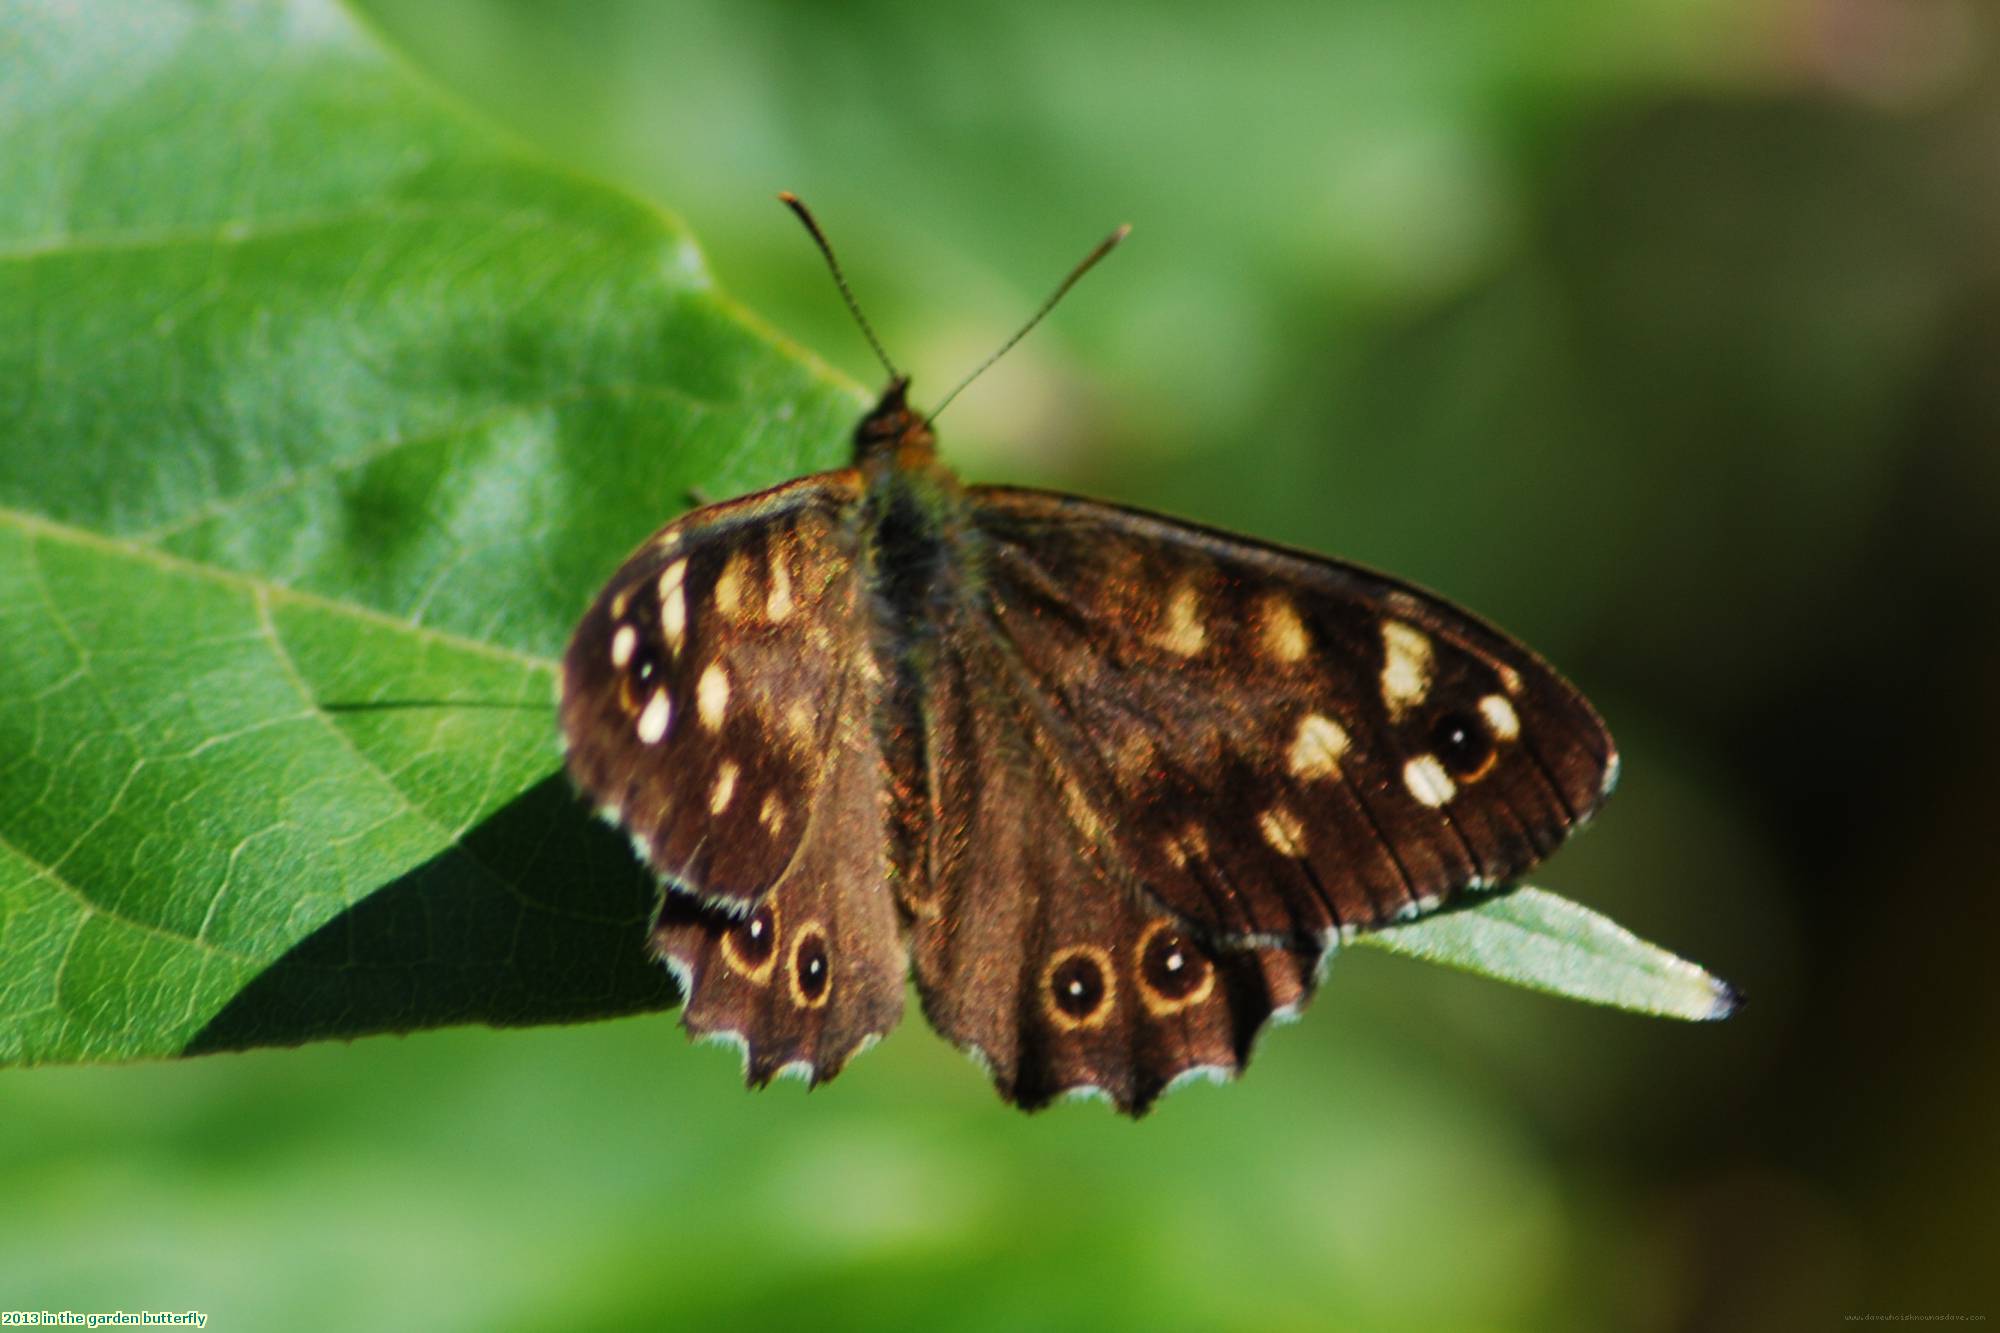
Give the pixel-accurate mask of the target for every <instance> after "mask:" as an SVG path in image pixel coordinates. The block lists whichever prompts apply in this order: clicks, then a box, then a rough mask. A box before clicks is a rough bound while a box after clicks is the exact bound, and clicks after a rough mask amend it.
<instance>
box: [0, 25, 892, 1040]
mask: <svg viewBox="0 0 2000 1333" xmlns="http://www.w3.org/2000/svg"><path fill="white" fill-rule="evenodd" d="M0 22H4V25H5V26H4V29H0V141H4V142H5V143H6V144H7V145H8V151H7V152H6V153H5V154H4V155H0V377H4V382H5V383H7V384H8V385H10V386H14V387H13V389H12V390H11V391H10V394H9V396H8V400H7V402H6V405H5V406H4V407H0V1061H6V1062H16V1063H18V1062H36V1061H51V1060H85V1059H114V1058H128V1057H135V1056H148V1055H168V1054H173V1053H175V1052H178V1051H181V1050H183V1049H186V1048H188V1047H189V1046H190V1045H191V1044H192V1045H194V1046H195V1047H197V1048H200V1049H207V1048H212V1047H217V1046H234V1045H244V1044H249V1043H253V1042H269V1041H299V1040H305V1039H308V1038H311V1037H316V1036H326V1035H334V1034H340V1035H351V1034H353V1033H356V1032H365V1031H374V1030H380V1029H395V1028H410V1027H418V1026H425V1025H430V1024H436V1023H442V1022H457V1021H467V1020H475V1019H476V1020H479V1021H485V1022H521V1023H526V1022H541V1021H547V1020H550V1019H559V1018H577V1017H584V1016H588V1015H593V1014H606V1013H617V1012H624V1011H628V1010H631V1009H634V1008H638V1007H643V1006H658V1005H661V1004H665V1003H668V1002H669V1001H670V1000H671V998H672V991H671V988H670V987H669V986H668V984H667V983H666V981H665V979H664V978H663V977H662V976H661V975H660V970H659V969H657V968H655V967H653V966H651V965H650V964H648V963H647V961H646V959H645V958H644V956H643V953H642V951H641V950H640V949H639V948H638V941H639V939H640V938H641V935H640V923H641V922H642V921H643V919H644V917H645V914H646V912H647V910H648V908H649V906H650V904H651V901H652V889H651V887H650V885H649V884H648V883H646V882H645V880H644V879H643V877H642V876H641V875H640V874H639V872H638V871H637V869H636V868H635V867H634V865H633V863H632V858H631V856H630V853H629V851H628V850H627V849H626V848H625V846H624V844H623V841H622V840H621V839H619V838H618V837H616V836H615V835H613V834H612V833H611V832H610V831H609V830H603V829H598V828H596V827H594V826H593V825H592V824H591V823H589V822H588V821H587V820H585V819H583V818H581V817H580V816H579V814H578V812H577V810H576V808H575V806H574V803H573V802H572V801H570V799H569V798H568V795H567V792H566V789H565V787H564V785H563V784H562V783H561V781H560V780H559V779H553V778H552V777H551V775H552V774H553V772H554V770H555V769H556V766H557V757H556V753H555V748H554V744H553V735H554V721H553V710H552V708H551V705H550V700H551V697H552V691H553V679H554V669H553V660H554V657H555V654H556V653H557V652H558V651H559V649H560V646H561V644H562V642H563V640H564V638H565V636H566V635H567V633H568V630H569V627H570V624H571V622H572V621H573V619H574V617H575V615H576V614H577V612H578V610H579V609H580V607H581V605H582V602H583V600H584V598H585V597H586V595H587V594H588V592H589V590H590V589H591V588H592V587H593V586H594V585H595V584H596V583H597V582H598V581H599V580H601V579H602V578H603V576H604V574H605V572H606V571H607V570H609V569H611V568H613V567H614V566H615V565H616V562H617V560H618V559H619V557H620V556H622V555H623V553H624V552H625V551H626V550H627V549H629V548H630V547H631V546H632V545H633V544H635V543H636V542H637V541H638V540H639V539H640V538H641V537H643V536H644V535H645V534H646V533H647V532H648V531H650V530H651V529H652V528H653V527H655V526H657V525H658V524H659V523H660V522H661V521H663V520H664V519H665V518H666V517H667V516H668V511H669V510H670V509H671V508H672V507H673V506H676V505H678V504H679V503H681V502H682V497H684V496H685V495H686V494H687V492H688V491H689V489H690V488H693V487H700V488H703V489H705V490H707V491H709V492H711V493H714V494H729V493H733V492H736V491H741V490H747V489H752V488H754V487H758V486H762V485H769V484H772V483H775V482H777V481H780V480H783V479H784V478H786V477H789V476H792V475H796V474H797V473H799V472H803V471H808V470H812V469H815V468H818V467H823V466H825V465H826V464H828V463H830V462H832V461H834V460H835V459H837V458H838V457H840V455H841V453H842V452H843V450H842V441H843V440H844V439H845V437H846V434H847V432H848V430H849V428H850V425H851V422H852V420H853V417H854V415H855V412H856V410H857V403H858V401H859V400H858V399H857V397H856V396H855V394H854V392H853V390H852V389H851V388H849V387H848V386H845V385H842V384H839V383H836V382H834V381H833V380H832V379H831V378H830V377H829V376H828V375H827V374H826V373H825V372H824V371H822V370H821V369H819V368H818V367H817V366H815V365H813V364H810V363H809V362H808V361H807V360H806V359H805V358H804V357H803V356H801V355H800V354H799V353H797V352H796V351H793V350H789V349H785V348H781V347H780V346H778V345H777V344H776V342H775V340H774V339H773V338H772V337H771V336H770V335H769V334H768V333H765V332H763V331H760V330H756V329H753V328H752V327H751V326H750V324H749V322H748V320H747V319H746V317H745V316H744V315H743V314H742V313H741V312H740V311H737V310H735V309H733V308H732V307H731V306H730V305H729V304H728V303H727V302H726V301H725V300H724V299H723V298H722V297H720V296H719V295H717V294H716V293H715V292H714V291H713V290H712V288H711V286H710V283H709V280H708V278H707V275H706V274H705V272H704V270H703V267H702V263H701V260H700V257H699V255H698V254H697V253H696V251H695V249H694V247H693V245H692V243H691V242H690V241H689V239H688V238H687V236H686V235H685V234H684V233H683V232H682V230H681V229H680V228H679V226H678V225H677V224H675V223H674V222H673V221H672V220H671V219H668V218H665V217H662V216H660V215H659V214H658V213H656V212H653V211H651V210H649V209H647V208H645V207H643V206H641V205H640V204H638V203H636V202H634V201H632V200H630V199H629V198H626V197H624V196H621V195H619V194H617V193H615V192H613V191H610V190H608V189H605V188H602V187H599V186H597V185H594V184H591V183H589V182H585V181H580V180H576V179H572V178H569V177H566V176H563V175H560V174H558V173H555V172H552V171H550V170H547V169H545V168H543V167H540V166H537V165H534V164H531V163H527V162H524V161H523V160H522V159H521V158H520V157H519V156H518V155H517V154H516V153H515V152H514V151H513V150H512V149H511V148H509V147H508V146H506V145H504V144H502V143H500V142H498V141H497V140H496V138H495V137H494V136H492V135H490V134H488V133H486V132H484V131H482V130H480V129H478V128H476V127H473V126H471V125H468V124H467V123H466V122H465V121H464V120H463V118H462V117H460V116H459V115H457V114H455V113H454V112H452V111H451V110H450V109H449V108H445V107H442V106H441V105H440V104H439V102H438V100H437V98H436V97H434V96H433V95H432V94H430V93H429V92H428V91H426V90H425V89H423V88H422V87H420V86H418V85H417V84H416V83H415V81H414V80H412V79H411V78H410V77H409V76H408V75H407V74H406V73H405V72H404V71H403V70H402V69H401V68H400V67H398V66H397V65H396V64H395V63H394V62H393V61H391V60H390V59H388V58H387V57H386V56H384V55H383V54H382V53H381V52H380V51H379V50H378V49H377V48H376V47H375V45H374V44H373V43H372V42H371V41H370V40H368V38H367V37H366V36H365V35H364V34H362V33H360V32H358V31H357V30H356V29H355V27H354V26H353V25H352V24H351V23H350V22H349V20H348V19H347V18H346V17H345V15H344V13H343V12H342V11H341V10H339V9H338V8H336V7H333V6H331V5H329V4H324V3H311V2H308V0H300V2H299V3H289V4H249V3H243V4H211V3H194V2H193V0H181V2H179V3H162V2H161V0H131V2H129V3H108V4H97V5H91V6H42V7H34V6H29V7H22V6H15V7H12V8H11V9H9V10H8V12H7V14H6V16H5V17H4V20H0ZM447 702H450V703H453V704H471V705H474V706H471V707H462V706H449V707H447V706H438V705H441V704H444V703H447ZM357 705H378V706H369V707H357ZM380 705H386V706H380Z"/></svg>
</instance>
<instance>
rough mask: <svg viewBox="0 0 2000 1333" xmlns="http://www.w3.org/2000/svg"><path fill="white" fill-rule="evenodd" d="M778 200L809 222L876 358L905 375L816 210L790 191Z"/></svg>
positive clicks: (892, 374)
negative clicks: (856, 293) (857, 295)
mask: <svg viewBox="0 0 2000 1333" xmlns="http://www.w3.org/2000/svg"><path fill="white" fill-rule="evenodd" d="M778 200H779V202H781V203H783V204H784V206H785V207H786V208H789V209H791V210H792V212H794V213H796V214H798V218H799V221H801V222H803V223H805V224H806V230H807V231H809V232H811V233H812V238H813V243H814V244H815V245H817V246H819V252H820V253H821V254H823V255H825V256H826V266H827V268H829V269H831V270H832V272H833V285H834V286H836V287H838V288H840V296H841V299H842V300H844V301H846V302H847V309H848V312H849V313H850V314H852V315H853V316H854V322H855V323H856V324H859V325H860V326H861V336H862V337H864V338H866V339H867V340H868V345H869V346H870V347H872V348H874V349H875V359H876V360H877V361H880V362H881V363H882V369H884V370H886V371H888V372H889V378H890V379H892V380H893V379H901V378H902V374H901V372H899V371H898V370H897V369H896V364H895V362H893V361H891V360H890V359H889V354H888V353H887V352H885V351H883V350H882V340H881V339H880V338H877V337H876V336H875V329H874V327H873V326H872V325H871V324H869V322H868V316H866V315H864V314H862V313H861V303H860V302H859V301H857V300H855V299H854V292H853V290H852V289H851V288H849V287H848V285H847V275H846V274H845V273H842V272H841V271H840V261H839V260H838V259H835V258H834V257H833V246H832V245H831V244H829V243H828V242H827V239H826V233H825V232H823V231H821V230H820V229H819V222H818V221H817V220H816V219H815V218H814V217H813V215H812V210H811V209H809V208H807V207H806V206H805V201H804V200H802V199H800V198H799V197H798V196H797V195H795V194H793V193H792V192H791V191H790V190H785V191H782V192H780V193H779V195H778Z"/></svg>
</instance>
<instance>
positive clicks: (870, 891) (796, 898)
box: [653, 671, 909, 1084]
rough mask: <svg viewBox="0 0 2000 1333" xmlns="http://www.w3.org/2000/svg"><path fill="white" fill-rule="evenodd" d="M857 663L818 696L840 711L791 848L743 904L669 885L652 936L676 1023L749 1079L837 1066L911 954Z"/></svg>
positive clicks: (889, 1016) (880, 1030)
mask: <svg viewBox="0 0 2000 1333" xmlns="http://www.w3.org/2000/svg"><path fill="white" fill-rule="evenodd" d="M869 688H870V682H869V680H868V679H867V677H866V676H865V675H864V674H863V673H860V672H858V671H857V672H855V673H854V674H852V675H851V676H850V677H849V678H848V679H847V680H845V681H844V682H843V685H842V695H841V696H840V697H838V698H836V699H834V700H832V701H830V706H831V710H832V711H833V712H835V713H836V714H837V715H838V716H839V717H840V719H841V720H840V722H839V723H838V724H837V725H836V727H835V729H834V734H833V737H832V743H833V744H832V749H833V753H832V757H831V759H830V762H829V765H828V772H827V776H826V779H825V781H824V782H822V783H821V784H820V787H819V789H818V791H817V792H816V793H815V797H814V803H813V806H812V808H811V809H810V810H809V812H808V813H807V816H806V827H805V829H804V831H803V834H802V837H801V839H800V842H799V847H798V854H797V855H796V856H795V857H794V858H793V859H792V861H791V863H790V864H789V865H788V866H787V867H786V869H785V871H784V873H783V874H782V875H781V876H780V877H779V879H778V881H777V882H776V883H775V884H774V885H772V886H771V888H770V889H769V890H768V892H766V893H765V895H764V897H763V898H762V900H761V901H759V903H758V904H757V906H756V907H755V908H754V909H753V910H752V911H751V912H750V914H749V915H748V916H744V917H737V916H732V915H730V914H729V913H727V912H724V911H722V910H720V909H718V908H715V907H704V906H702V905H701V904H699V903H697V902H696V901H694V900H693V899H692V898H689V897H688V896H687V895H685V894H679V893H671V892H670V893H667V894H666V895H665V896H664V898H663V900H662V903H661V906H660V912H659V916H658V918H657V920H656V922H655V925H654V929H653V948H654V951H655V952H656V953H657V954H658V955H659V957H660V958H661V960H662V961H664V962H665V963H666V964H667V966H668V967H669V968H671V969H672V970H673V972H674V975H675V978H676V979H677V980H678V982H679V983H680V987H681V990H682V992H683V994H684V995H685V997H686V998H685V1003H684V1005H683V1007H682V1010H681V1024H682V1026H684V1027H685V1028H687V1030H688V1032H689V1033H690V1034H691V1035H692V1036H694V1037H696V1038H699V1039H724V1040H730V1041H734V1042H736V1043H738V1044H739V1045H740V1046H741V1047H742V1048H743V1068H744V1075H745V1077H746V1078H747V1079H748V1081H749V1082H750V1083H752V1084H763V1083H767V1082H769V1081H770V1080H771V1079H772V1078H773V1077H774V1076H776V1075H780V1074H784V1073H788V1072H796V1073H798V1074H801V1075H802V1076H804V1077H805V1079H806V1080H807V1082H809V1083H819V1082H822V1081H824V1080H825V1079H829V1078H832V1077H833V1076H834V1075H835V1074H837V1073H839V1072H840V1070H841V1067H842V1066H843V1065H845V1064H846V1063H847V1061H848V1059H849V1058H850V1057H851V1056H853V1055H854V1054H855V1053H856V1052H857V1051H859V1050H861V1049H862V1048H863V1047H865V1046H866V1045H868V1044H869V1043H870V1042H872V1041H874V1040H875V1039H876V1038H878V1037H881V1036H883V1035H884V1034H886V1033H887V1032H888V1031H889V1030H890V1029H891V1028H893V1027H895V1025H896V1022H897V1020H898V1019H900V1018H901V1017H902V1012H903V983H904V978H905V977H906V975H907V974H908V971H909V956H908V953H907V951H906V949H905V947H904V944H903V937H902V931H901V926H900V924H899V923H898V921H897V919H896V909H895V904H894V900H893V899H892V898H891V897H890V896H889V894H888V892H887V891H886V888H885V887H884V880H885V877H886V874H887V862H886V858H885V855H884V845H883V841H882V839H881V837H880V836H879V834H878V833H877V832H876V830H878V829H879V825H880V813H879V795H880V786H881V781H880V779H881V768H880V761H879V757H878V755H877V752H876V748H875V743H874V738H873V735H872V734H871V732H870V729H869V727H868V720H867V707H866V705H865V703H864V702H863V699H862V696H863V695H864V693H865V692H866V691H867V690H868V689H869Z"/></svg>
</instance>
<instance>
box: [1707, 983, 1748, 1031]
mask: <svg viewBox="0 0 2000 1333" xmlns="http://www.w3.org/2000/svg"><path fill="white" fill-rule="evenodd" d="M1708 982H1709V989H1711V990H1712V991H1714V992H1715V1002H1714V1003H1713V1004H1711V1005H1710V1006H1709V1009H1708V1012H1707V1013H1705V1014H1703V1015H1702V1016H1701V1021H1702V1022H1704V1023H1720V1022H1721V1021H1722V1020H1723V1019H1725V1018H1729V1017H1731V1016H1733V1015H1734V1014H1735V1013H1736V1011H1737V1010H1738V1009H1741V1008H1742V1007H1743V998H1744V997H1743V992H1742V991H1740V990H1737V989H1736V987H1734V986H1732V985H1730V984H1729V983H1728V982H1726V981H1724V980H1723V979H1722V978H1721V977H1718V976H1714V975H1711V976H1710V977H1709V979H1708Z"/></svg>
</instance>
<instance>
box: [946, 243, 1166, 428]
mask: <svg viewBox="0 0 2000 1333" xmlns="http://www.w3.org/2000/svg"><path fill="white" fill-rule="evenodd" d="M1131 230H1132V224H1131V223H1129V222H1128V223H1126V224H1125V225H1124V226H1122V227H1120V228H1118V230H1116V231H1114V232H1112V233H1111V234H1110V235H1109V236H1107V237H1105V238H1104V239H1103V240H1101V241H1099V242H1098V243H1097V248H1096V249H1095V250H1092V251H1091V252H1090V253H1089V254H1087V255H1085V256H1084V257H1083V262H1082V263H1081V264H1078V265H1077V266H1076V267H1075V268H1073V269H1071V270H1070V271H1069V276H1068V277H1067V278H1064V279H1063V280H1062V283H1061V285H1060V286H1058V287H1057V288H1056V289H1055V290H1054V291H1053V292H1051V293H1049V299H1048V300H1046V301H1044V302H1042V307H1041V309H1039V310H1037V311H1036V312H1035V313H1034V316H1033V317H1032V318H1031V319H1029V320H1028V322H1027V323H1026V324H1023V325H1022V326H1021V328H1020V331H1019V332H1018V333H1016V334H1015V335H1014V336H1013V337H1011V338H1009V339H1008V340H1007V341H1006V342H1004V343H1001V344H1000V350H999V351H997V352H995V353H994V354H993V355H992V356H989V357H987V358H986V359H985V360H984V361H981V362H980V363H979V367H978V369H976V370H974V371H973V372H972V373H971V374H970V375H967V376H966V377H965V378H964V379H962V380H960V381H959V382H958V387H957V388H956V389H953V390H952V391H951V392H950V393H948V394H946V395H945V396H944V401H943V402H941V403H939V404H938V405H937V406H936V407H935V408H933V409H931V414H930V417H929V419H928V420H926V421H925V422H924V424H925V425H926V426H928V425H930V424H931V422H933V421H936V420H937V419H938V417H939V416H941V415H942V414H943V413H944V410H945V409H946V408H947V407H950V406H951V400H952V399H954V398H956V397H958V396H959V394H961V393H963V392H965V387H966V386H967V385H968V384H971V383H972V382H973V381H974V380H976V379H978V378H979V377H980V376H981V375H984V374H985V373H986V372H987V370H988V369H989V368H990V367H991V366H992V365H993V363H994V362H995V361H998V360H999V359H1000V358H1001V357H1003V356H1005V355H1007V353H1009V352H1011V351H1013V350H1014V344H1015V343H1017V342H1019V341H1021V339H1023V338H1025V337H1027V336H1028V331H1029V330H1030V329H1032V328H1034V327H1035V325H1037V324H1039V323H1041V322H1042V318H1043V317H1044V316H1045V315H1047V314H1048V313H1049V311H1051V310H1054V309H1055V308H1056V302H1058V301H1060V300H1062V299H1063V297H1065V296H1067V295H1068V294H1069V289H1070V288H1072V287H1074V286H1076V284H1077V280H1078V279H1079V278H1081V277H1082V276H1083V275H1084V274H1086V273H1088V272H1090V270H1091V269H1093V268H1095V267H1097V261H1098V260H1100V259H1102V258H1104V256H1106V255H1108V254H1110V253H1111V251H1112V249H1113V248H1114V247H1116V246H1117V244H1118V242H1120V241H1122V240H1124V239H1125V237H1126V236H1127V235H1128V234H1129V233H1130V232H1131Z"/></svg>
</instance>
